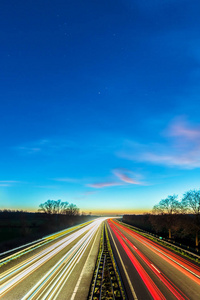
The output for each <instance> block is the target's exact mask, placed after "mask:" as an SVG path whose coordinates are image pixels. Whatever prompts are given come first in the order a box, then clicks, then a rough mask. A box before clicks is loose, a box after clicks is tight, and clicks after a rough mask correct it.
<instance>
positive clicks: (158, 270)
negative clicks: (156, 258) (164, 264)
mask: <svg viewBox="0 0 200 300" xmlns="http://www.w3.org/2000/svg"><path fill="white" fill-rule="evenodd" d="M151 265H152V267H153V268H154V269H155V270H156V271H157V272H158V273H160V271H159V270H158V269H157V268H156V267H155V266H154V265H153V264H151Z"/></svg>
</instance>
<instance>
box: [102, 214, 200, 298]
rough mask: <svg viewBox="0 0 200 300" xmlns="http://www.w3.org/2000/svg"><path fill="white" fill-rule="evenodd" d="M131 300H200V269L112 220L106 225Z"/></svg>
mask: <svg viewBox="0 0 200 300" xmlns="http://www.w3.org/2000/svg"><path fill="white" fill-rule="evenodd" d="M106 222H107V226H108V233H109V239H110V242H111V245H112V248H113V252H114V256H115V259H116V261H117V264H118V267H119V270H120V273H121V277H122V281H123V283H124V287H125V289H126V293H127V296H128V299H129V300H132V299H134V300H137V299H138V300H148V299H156V300H164V299H167V300H168V299H169V300H171V299H172V300H175V299H179V300H199V299H200V268H199V266H197V265H195V264H194V263H192V262H191V261H189V260H187V259H185V258H184V257H182V256H180V255H178V254H176V253H174V252H172V251H170V250H169V249H167V248H165V247H163V246H161V245H158V244H157V243H155V242H153V241H152V240H150V239H148V238H146V237H144V236H142V235H140V234H138V233H136V232H134V231H132V230H130V229H129V228H127V227H125V226H123V224H122V223H118V222H116V221H114V220H112V219H110V220H108V221H106Z"/></svg>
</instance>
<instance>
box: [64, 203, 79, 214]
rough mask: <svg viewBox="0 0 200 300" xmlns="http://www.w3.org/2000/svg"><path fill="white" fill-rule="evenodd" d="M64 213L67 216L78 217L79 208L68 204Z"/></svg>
mask: <svg viewBox="0 0 200 300" xmlns="http://www.w3.org/2000/svg"><path fill="white" fill-rule="evenodd" d="M65 213H66V215H68V216H78V215H79V208H78V207H77V206H76V205H75V204H73V203H71V204H69V206H68V207H67V209H66V210H65Z"/></svg>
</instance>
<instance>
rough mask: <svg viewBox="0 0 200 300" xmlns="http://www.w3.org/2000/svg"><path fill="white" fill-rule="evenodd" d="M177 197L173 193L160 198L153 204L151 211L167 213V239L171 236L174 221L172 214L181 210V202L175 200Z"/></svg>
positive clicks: (161, 213)
mask: <svg viewBox="0 0 200 300" xmlns="http://www.w3.org/2000/svg"><path fill="white" fill-rule="evenodd" d="M177 197H178V196H177V195H173V196H168V197H167V198H166V199H162V200H161V201H160V202H159V203H158V204H157V205H154V207H153V211H152V212H153V213H154V214H160V215H167V218H166V221H167V222H166V223H167V224H166V225H167V227H168V231H169V239H171V237H172V228H173V226H174V222H175V218H174V215H175V214H178V213H180V211H181V203H180V202H179V201H178V200H177Z"/></svg>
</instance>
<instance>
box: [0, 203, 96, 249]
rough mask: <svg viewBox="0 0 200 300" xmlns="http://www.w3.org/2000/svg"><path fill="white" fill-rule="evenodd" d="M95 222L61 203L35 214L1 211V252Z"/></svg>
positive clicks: (69, 205)
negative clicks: (75, 226)
mask: <svg viewBox="0 0 200 300" xmlns="http://www.w3.org/2000/svg"><path fill="white" fill-rule="evenodd" d="M94 218H95V216H91V215H86V214H84V213H82V214H80V212H79V208H78V207H77V206H76V205H74V204H68V203H67V202H62V201H61V200H48V201H46V202H44V203H42V204H40V206H39V210H38V212H35V213H31V212H26V211H18V210H6V209H5V210H0V248H1V251H0V252H4V251H7V250H9V249H12V248H15V247H18V246H20V245H23V244H25V243H28V242H31V241H34V240H36V239H39V238H41V237H43V236H45V235H49V234H51V233H54V232H56V231H60V230H63V229H65V228H68V227H71V226H74V225H78V224H81V223H84V222H87V221H89V220H92V219H94Z"/></svg>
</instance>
